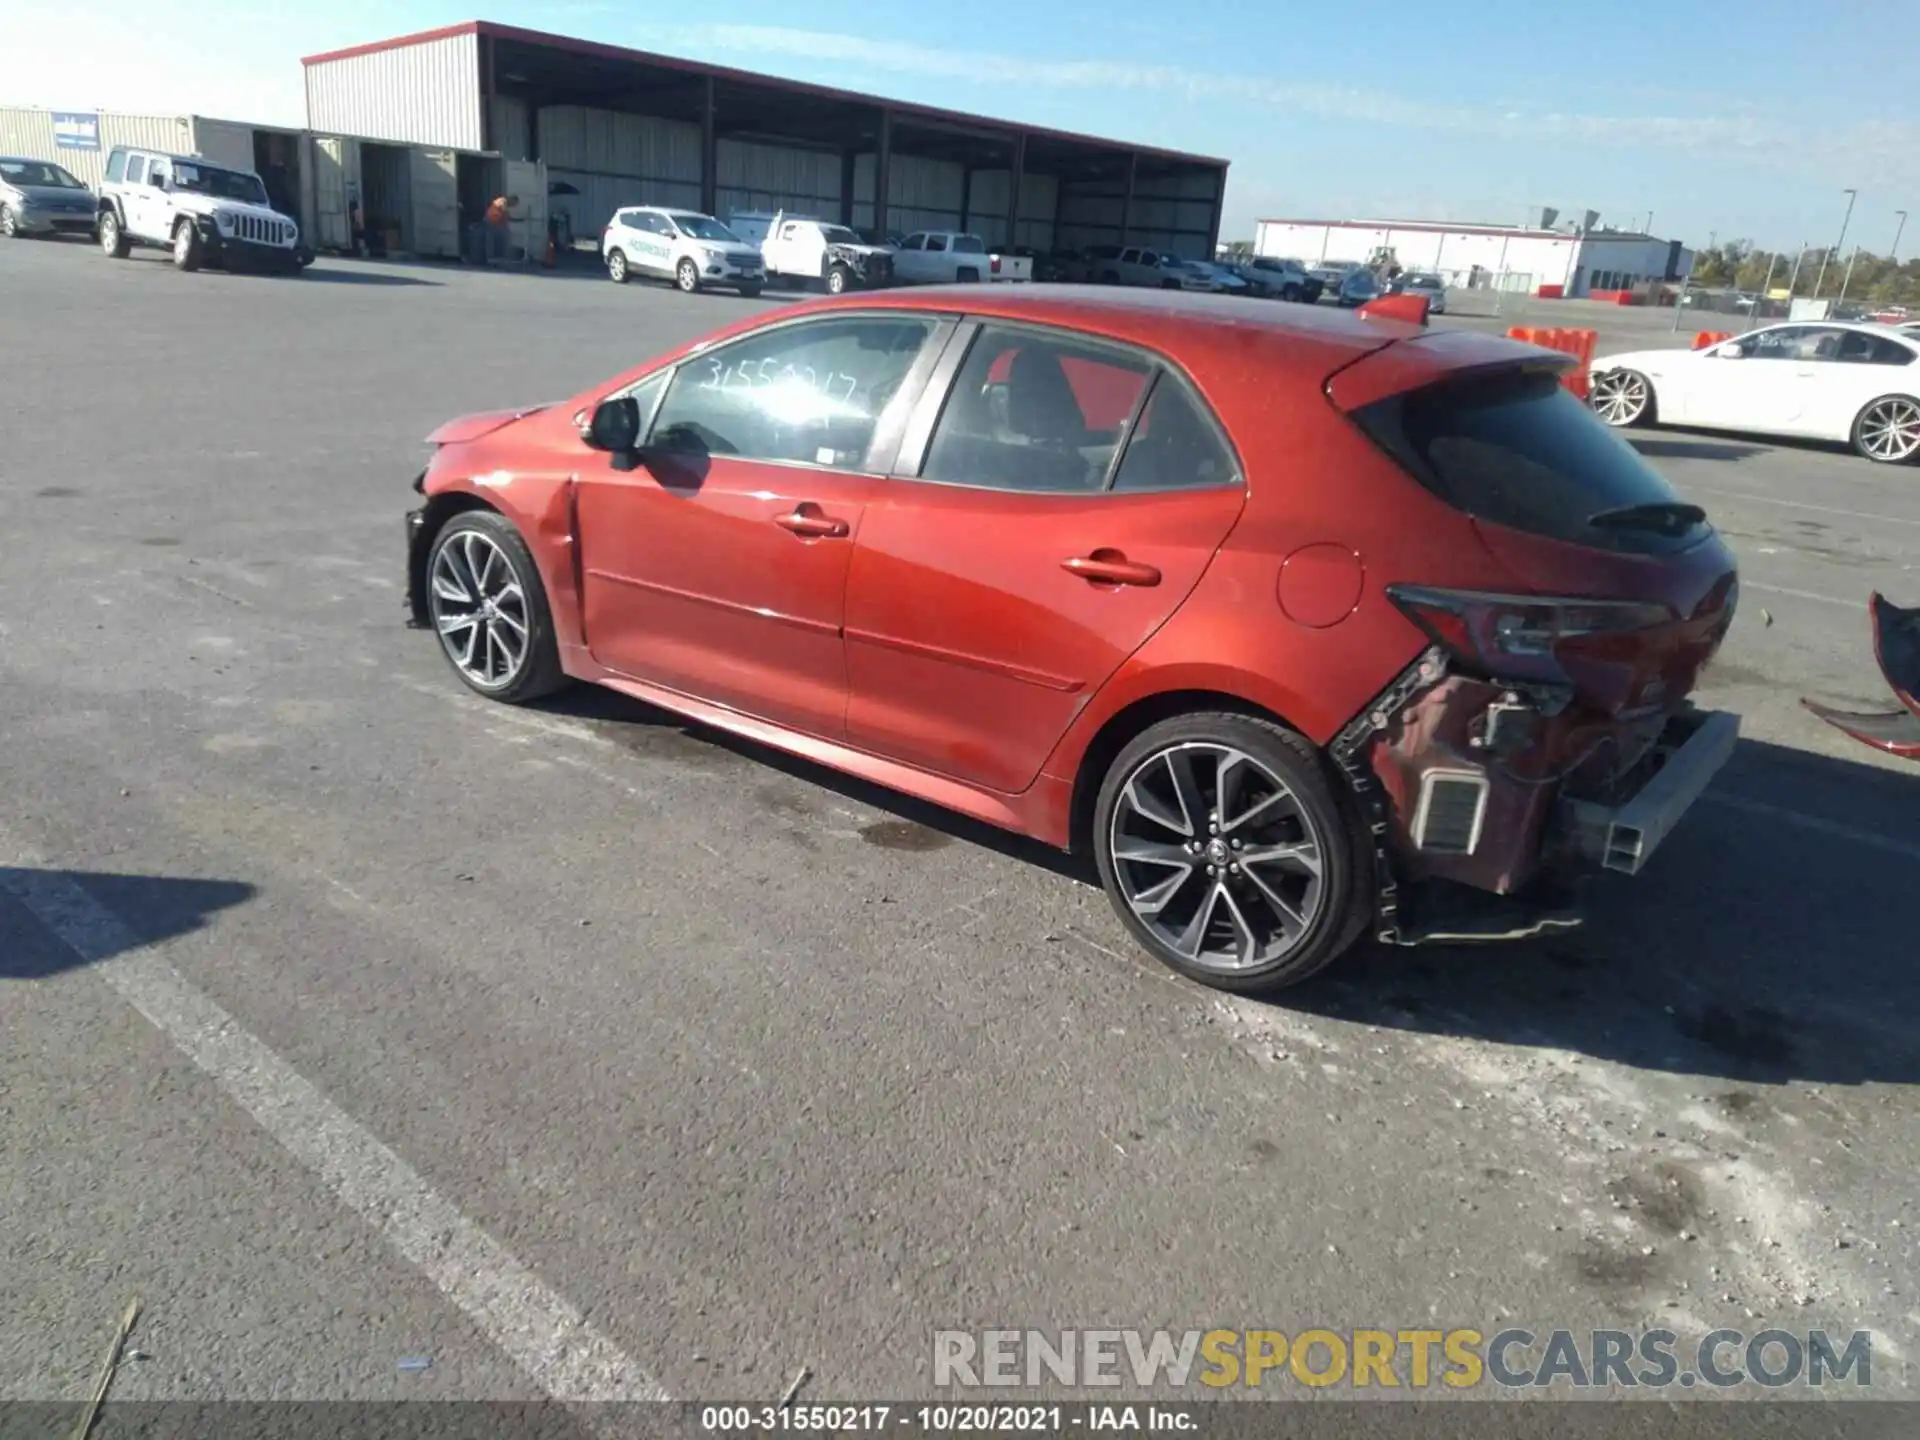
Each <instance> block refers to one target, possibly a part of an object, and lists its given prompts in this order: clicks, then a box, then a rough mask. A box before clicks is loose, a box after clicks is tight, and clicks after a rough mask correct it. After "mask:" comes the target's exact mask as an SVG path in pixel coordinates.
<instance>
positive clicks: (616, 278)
mask: <svg viewBox="0 0 1920 1440" xmlns="http://www.w3.org/2000/svg"><path fill="white" fill-rule="evenodd" d="M607 274H609V275H611V276H612V277H613V282H614V284H616V285H618V284H619V283H621V282H622V281H624V280H625V279H626V278H627V257H626V256H625V255H623V254H622V253H621V252H620V251H618V250H616V251H614V252H613V253H612V254H611V255H609V256H608V257H607Z"/></svg>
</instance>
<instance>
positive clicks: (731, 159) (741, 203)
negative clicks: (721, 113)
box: [694, 130, 840, 223]
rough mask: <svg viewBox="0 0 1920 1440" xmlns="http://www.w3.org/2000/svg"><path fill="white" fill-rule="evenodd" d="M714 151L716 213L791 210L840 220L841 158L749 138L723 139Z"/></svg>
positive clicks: (696, 167) (724, 215)
mask: <svg viewBox="0 0 1920 1440" xmlns="http://www.w3.org/2000/svg"><path fill="white" fill-rule="evenodd" d="M695 133H696V134H698V131H697V130H696V132H695ZM714 151H715V154H714V177H715V182H716V183H715V190H714V209H715V210H717V211H718V212H719V214H720V218H721V219H722V220H724V219H726V218H727V216H729V215H733V214H736V213H737V212H739V211H742V210H792V211H795V212H797V213H799V214H802V215H817V216H818V217H819V218H821V219H822V220H829V221H833V222H836V223H837V222H838V221H839V219H840V157H839V156H838V155H833V154H828V153H826V152H825V151H820V150H795V149H791V148H789V147H787V146H784V145H761V144H757V143H755V142H752V141H746V140H721V141H718V142H716V144H715V146H714ZM694 174H695V175H696V176H697V175H698V174H699V168H698V152H697V151H696V153H695V169H694Z"/></svg>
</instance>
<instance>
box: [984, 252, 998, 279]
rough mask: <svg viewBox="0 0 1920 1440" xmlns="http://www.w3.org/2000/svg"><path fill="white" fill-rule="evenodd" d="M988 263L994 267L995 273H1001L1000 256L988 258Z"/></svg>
mask: <svg viewBox="0 0 1920 1440" xmlns="http://www.w3.org/2000/svg"><path fill="white" fill-rule="evenodd" d="M987 265H988V266H989V267H990V268H991V269H992V271H993V273H994V274H996V275H998V274H999V273H1000V257H999V256H998V255H995V256H994V257H993V258H992V259H990V260H988V261H987Z"/></svg>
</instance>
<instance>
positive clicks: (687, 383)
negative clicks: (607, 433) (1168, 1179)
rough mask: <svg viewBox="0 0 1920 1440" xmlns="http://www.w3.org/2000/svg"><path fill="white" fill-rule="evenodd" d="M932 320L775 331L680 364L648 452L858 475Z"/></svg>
mask: <svg viewBox="0 0 1920 1440" xmlns="http://www.w3.org/2000/svg"><path fill="white" fill-rule="evenodd" d="M934 326H935V322H934V321H933V320H930V319H929V320H922V319H918V318H910V317H904V316H899V317H896V316H887V317H878V316H859V317H850V318H845V319H840V318H836V319H831V320H814V321H807V322H803V323H801V324H797V325H786V326H779V327H776V328H774V329H772V330H768V331H765V332H763V333H761V334H757V335H749V336H746V337H744V338H742V339H739V340H734V341H732V342H730V343H729V344H726V345H722V346H719V347H717V348H716V349H714V350H712V351H711V352H709V353H708V354H705V355H696V356H694V357H692V358H690V359H688V360H684V361H682V362H681V364H680V366H679V368H678V369H677V370H675V372H674V376H673V381H672V383H671V385H670V386H669V387H668V389H667V394H666V397H665V399H664V400H663V401H662V402H661V404H660V409H659V413H658V414H657V415H656V416H655V417H654V422H653V430H652V434H651V436H650V438H649V442H648V443H649V445H650V446H652V447H654V448H657V449H661V450H665V451H668V452H670V453H673V454H678V455H696V456H700V455H713V456H729V457H734V458H738V459H742V460H767V461H776V462H783V463H788V464H795V465H824V466H828V467H831V468H834V469H839V470H858V469H862V468H864V467H865V465H866V463H867V452H868V450H869V449H870V448H871V447H872V445H873V436H874V431H875V430H876V428H877V427H878V425H879V421H880V416H881V415H882V413H883V412H884V411H885V410H886V408H887V405H888V402H890V401H891V400H892V399H893V397H894V395H895V394H896V393H897V392H898V391H899V389H900V386H901V383H902V382H903V381H905V379H906V378H907V374H908V372H909V371H910V370H911V369H912V368H913V362H914V360H915V359H916V358H917V357H918V356H919V354H920V351H921V349H922V347H924V346H925V344H926V343H927V337H928V336H929V335H931V334H932V333H933V330H934Z"/></svg>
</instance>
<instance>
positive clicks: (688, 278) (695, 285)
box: [675, 260, 700, 295]
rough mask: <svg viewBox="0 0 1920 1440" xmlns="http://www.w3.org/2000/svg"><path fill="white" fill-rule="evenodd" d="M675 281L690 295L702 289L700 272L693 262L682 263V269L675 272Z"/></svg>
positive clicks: (685, 261) (684, 261)
mask: <svg viewBox="0 0 1920 1440" xmlns="http://www.w3.org/2000/svg"><path fill="white" fill-rule="evenodd" d="M675 279H676V281H677V282H678V283H679V286H680V288H681V289H682V290H684V291H685V292H686V293H687V294H689V295H691V294H692V293H693V292H694V291H696V290H698V289H699V288H700V272H699V271H698V270H696V269H694V266H693V262H692V261H691V260H682V261H681V262H680V268H679V270H677V271H676V272H675Z"/></svg>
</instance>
